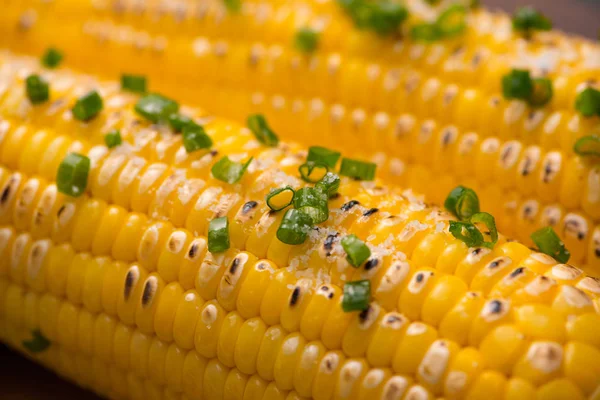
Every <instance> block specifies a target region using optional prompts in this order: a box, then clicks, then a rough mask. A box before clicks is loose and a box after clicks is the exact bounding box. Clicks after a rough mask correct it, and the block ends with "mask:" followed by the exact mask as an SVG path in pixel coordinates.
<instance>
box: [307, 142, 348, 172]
mask: <svg viewBox="0 0 600 400" xmlns="http://www.w3.org/2000/svg"><path fill="white" fill-rule="evenodd" d="M341 155H342V153H340V152H339V151H333V150H329V149H327V148H325V147H320V146H311V147H309V148H308V157H306V161H315V162H320V163H323V164H325V165H327V166H328V167H329V168H335V166H336V164H337V162H338V160H339V159H340V156H341Z"/></svg>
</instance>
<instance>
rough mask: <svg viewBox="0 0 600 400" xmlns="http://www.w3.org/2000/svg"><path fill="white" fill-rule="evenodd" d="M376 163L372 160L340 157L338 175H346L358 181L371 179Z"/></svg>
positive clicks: (373, 175) (373, 177)
mask: <svg viewBox="0 0 600 400" xmlns="http://www.w3.org/2000/svg"><path fill="white" fill-rule="evenodd" d="M375 171H377V164H375V163H372V162H366V161H360V160H353V159H350V158H342V165H341V166H340V175H342V176H348V177H350V178H353V179H357V180H360V181H372V180H373V179H375Z"/></svg>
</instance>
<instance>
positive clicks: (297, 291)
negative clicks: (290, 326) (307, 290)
mask: <svg viewBox="0 0 600 400" xmlns="http://www.w3.org/2000/svg"><path fill="white" fill-rule="evenodd" d="M298 299H300V287H298V286H296V287H295V288H294V291H293V292H292V295H291V296H290V307H293V306H295V305H296V303H298Z"/></svg>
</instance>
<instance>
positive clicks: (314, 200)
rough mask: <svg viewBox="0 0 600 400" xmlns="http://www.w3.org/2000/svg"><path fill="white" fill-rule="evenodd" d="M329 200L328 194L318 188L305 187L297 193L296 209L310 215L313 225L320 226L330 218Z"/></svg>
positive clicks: (295, 197)
mask: <svg viewBox="0 0 600 400" xmlns="http://www.w3.org/2000/svg"><path fill="white" fill-rule="evenodd" d="M327 200H328V197H327V193H324V192H323V191H321V190H319V189H316V188H311V187H305V188H302V189H299V190H298V191H296V194H295V196H294V208H295V209H296V210H298V211H302V212H303V213H304V214H306V215H308V216H309V217H310V218H311V219H312V222H313V224H320V223H321V222H325V221H327V218H329V208H328V205H327Z"/></svg>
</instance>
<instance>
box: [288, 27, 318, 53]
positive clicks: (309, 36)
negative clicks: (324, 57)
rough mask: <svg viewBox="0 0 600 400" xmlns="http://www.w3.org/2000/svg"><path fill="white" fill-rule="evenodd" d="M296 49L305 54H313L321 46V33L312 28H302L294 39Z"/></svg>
mask: <svg viewBox="0 0 600 400" xmlns="http://www.w3.org/2000/svg"><path fill="white" fill-rule="evenodd" d="M294 45H295V46H296V48H297V49H298V50H300V51H302V52H304V53H312V52H313V51H315V50H316V49H317V46H318V45H319V32H317V31H315V30H314V29H311V28H302V29H299V30H298V32H296V37H295V38H294Z"/></svg>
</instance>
